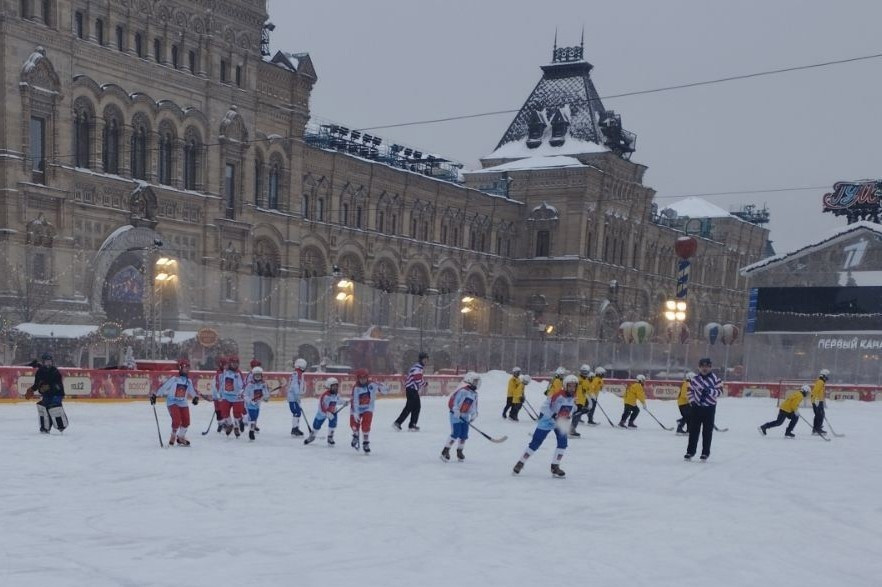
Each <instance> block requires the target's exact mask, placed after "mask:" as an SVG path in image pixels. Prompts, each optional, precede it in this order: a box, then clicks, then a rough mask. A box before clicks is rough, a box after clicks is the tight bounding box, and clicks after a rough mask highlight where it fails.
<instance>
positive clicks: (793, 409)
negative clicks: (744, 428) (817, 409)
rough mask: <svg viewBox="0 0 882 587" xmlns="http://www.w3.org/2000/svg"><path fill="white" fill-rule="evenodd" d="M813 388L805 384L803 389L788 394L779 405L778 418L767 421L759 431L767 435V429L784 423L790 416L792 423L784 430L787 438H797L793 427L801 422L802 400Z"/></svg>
mask: <svg viewBox="0 0 882 587" xmlns="http://www.w3.org/2000/svg"><path fill="white" fill-rule="evenodd" d="M811 390H812V389H811V388H810V387H809V386H808V385H803V386H802V388H801V389H799V390H798V391H794V392H793V393H791V394H790V395H788V396H787V399H785V400H784V401H783V402H781V405H780V406H779V407H778V408H779V409H778V418H777V419H776V420H773V421H771V422H766V423H765V424H763V425H762V426H760V427H759V431H760V432H762V434H763V436H765V435H766V430H768V429H769V428H775V427H777V426H780V425H781V424H783V423H784V420H786V419H788V418H790V423H789V424H788V425H787V430H786V431H785V432H784V436H785V437H787V438H796V434H794V433H793V429H794V428H796V423H797V422H799V404H801V403H802V400H803V399H805V397H806V396H807V395H808V394H809V393H811Z"/></svg>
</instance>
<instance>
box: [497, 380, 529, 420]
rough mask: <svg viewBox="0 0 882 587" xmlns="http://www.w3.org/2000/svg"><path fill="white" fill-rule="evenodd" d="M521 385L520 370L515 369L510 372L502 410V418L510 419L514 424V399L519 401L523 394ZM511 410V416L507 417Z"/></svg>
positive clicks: (515, 418) (515, 415)
mask: <svg viewBox="0 0 882 587" xmlns="http://www.w3.org/2000/svg"><path fill="white" fill-rule="evenodd" d="M523 390H524V387H523V384H522V383H521V368H520V367H515V368H514V369H512V370H511V378H509V380H508V390H507V392H506V394H505V407H504V408H502V417H503V418H511V419H512V420H514V421H515V422H517V421H518V416H517V413H516V411H515V409H514V406H515V403H516V402H515V399H516V398H517V399H521V395H522V394H523ZM509 410H511V415H509Z"/></svg>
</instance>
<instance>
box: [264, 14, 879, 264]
mask: <svg viewBox="0 0 882 587" xmlns="http://www.w3.org/2000/svg"><path fill="white" fill-rule="evenodd" d="M269 12H270V18H271V19H272V21H273V22H274V23H275V24H276V26H277V28H276V30H275V32H274V33H273V38H272V41H273V48H274V49H284V50H286V51H292V52H300V51H306V52H308V53H309V54H310V55H311V57H312V59H313V63H314V64H315V67H316V71H317V73H318V83H317V85H316V87H315V90H314V92H313V94H312V102H311V108H312V113H313V116H314V117H317V118H323V119H327V120H334V121H337V122H341V123H344V124H348V125H350V126H352V127H366V126H374V125H381V124H394V123H401V122H409V121H413V120H424V119H428V118H437V117H442V116H449V115H459V114H473V113H478V112H485V111H492V110H504V109H516V108H520V106H521V105H522V104H523V102H524V101H525V100H526V98H527V96H528V95H529V93H530V91H531V90H532V89H533V86H534V85H535V84H536V82H537V81H538V80H539V78H540V76H541V71H540V69H539V66H540V65H543V64H545V63H547V62H548V61H550V57H551V48H552V42H553V39H554V31H555V28H556V27H557V28H558V31H559V32H558V37H559V44H560V45H561V46H566V45H573V44H578V41H579V34H580V29H581V27H582V25H583V24H584V26H585V55H586V59H587V60H588V61H590V62H591V63H592V64H593V65H594V71H593V72H592V77H593V79H594V83H595V85H596V86H597V89H598V92H599V93H600V95H601V96H604V95H609V94H617V93H621V92H627V91H633V90H641V89H650V88H656V87H660V86H666V85H672V84H677V83H686V82H692V81H701V80H706V79H712V78H718V77H724V76H729V75H738V74H745V73H752V72H756V71H762V70H768V69H777V68H782V67H788V66H794V65H803V64H809V63H816V62H821V61H828V60H834V59H842V58H848V57H854V56H859V55H869V54H873V53H880V52H882V37H880V35H879V33H878V27H879V23H880V22H882V2H878V1H877V0H864V1H857V0H840V1H839V2H827V1H821V0H812V1H809V0H805V1H798V0H775V1H774V2H770V1H768V0H739V1H738V2H732V1H725V2H724V1H714V0H676V1H670V0H666V1H664V2H660V1H658V0H632V1H619V2H609V1H607V2H595V1H585V0H581V1H576V0H544V1H543V2H536V1H532V2H527V1H523V0H480V1H477V0H471V1H461V0H445V1H435V0H417V1H414V0H371V1H370V2H365V1H362V0H346V1H328V0H296V1H294V0H269ZM604 106H605V107H606V108H607V109H613V110H616V111H617V112H619V113H620V114H621V115H622V121H623V124H624V126H625V128H626V129H628V130H630V131H632V132H635V133H637V152H636V153H635V154H634V157H633V160H634V161H637V162H639V163H642V164H644V165H647V166H648V167H649V171H648V172H647V174H646V183H647V185H649V186H651V187H652V188H654V189H655V190H656V191H657V192H658V194H657V198H658V201H659V203H661V204H662V205H664V204H666V203H670V202H673V201H675V200H676V198H677V197H679V196H682V195H685V194H693V193H708V192H724V191H733V190H752V189H768V188H779V187H781V188H783V187H802V186H832V184H833V182H835V181H837V180H844V179H861V178H877V177H879V176H882V171H880V169H879V167H880V162H882V161H880V160H882V149H880V147H879V140H880V137H882V115H880V114H882V112H880V110H882V59H876V60H871V61H864V62H858V63H852V64H845V65H838V66H834V67H830V68H826V69H814V70H808V71H802V72H794V73H786V74H781V75H778V76H774V77H765V78H759V79H752V80H747V81H736V82H729V83H722V84H718V85H714V86H708V87H701V88H695V89H686V90H678V91H672V92H667V93H661V94H651V95H647V96H634V97H627V98H619V99H615V100H605V101H604ZM513 116H514V115H499V116H490V117H486V118H479V119H472V120H464V121H457V122H449V123H443V124H431V125H422V126H413V127H406V128H396V129H389V130H378V131H376V134H377V135H379V136H382V137H384V138H386V139H388V140H394V141H398V142H404V143H407V144H410V145H413V146H417V147H420V148H422V149H423V150H424V151H433V152H437V153H439V154H441V155H444V156H447V157H450V158H453V159H458V160H459V161H462V162H463V163H465V164H466V166H467V167H476V166H477V165H478V159H479V158H480V157H481V156H483V155H486V154H487V153H489V152H490V151H492V150H493V149H494V148H495V146H496V143H497V142H498V141H499V139H500V138H501V136H502V134H503V133H504V132H505V129H506V128H507V126H508V124H509V123H510V122H511V119H512V118H513ZM824 191H825V190H823V189H821V190H818V189H813V190H805V191H799V192H785V193H767V194H754V195H736V196H717V197H708V199H709V200H711V201H713V202H715V203H717V204H719V205H720V206H722V207H724V208H726V209H729V208H730V207H740V205H741V204H747V203H756V204H759V205H760V206H762V205H763V204H767V205H768V207H769V209H770V211H771V214H772V222H771V225H770V227H771V230H772V235H771V237H772V239H773V240H774V241H775V247H776V249H777V250H778V252H783V251H787V250H790V249H791V248H794V247H796V246H799V245H801V244H804V243H806V242H809V241H810V240H812V239H814V238H816V237H817V236H818V235H819V234H821V233H823V232H824V231H826V230H830V229H831V228H832V227H834V226H839V225H842V224H844V223H845V220H844V219H837V218H835V217H833V216H831V215H830V214H822V213H821V198H822V196H823V194H824Z"/></svg>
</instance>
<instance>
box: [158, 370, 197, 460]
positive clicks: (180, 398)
mask: <svg viewBox="0 0 882 587" xmlns="http://www.w3.org/2000/svg"><path fill="white" fill-rule="evenodd" d="M189 373H190V361H189V360H188V359H180V360H179V361H178V374H177V375H175V376H174V377H169V378H168V379H166V380H165V382H164V383H163V384H162V385H161V386H160V387H159V389H158V390H157V391H155V392H154V393H151V394H150V404H151V405H156V396H160V397H162V396H165V405H166V407H167V408H168V413H169V415H170V416H171V421H172V424H171V427H172V433H171V437H170V438H169V440H168V445H169V446H174V444H175V442H177V443H178V444H179V445H181V446H190V441H189V440H187V428H189V427H190V408H189V406H188V405H187V400H189V399H192V400H193V405H194V406H195V405H196V404H198V403H199V394H198V393H197V392H196V388H195V387H193V381H192V380H191V379H190V376H189Z"/></svg>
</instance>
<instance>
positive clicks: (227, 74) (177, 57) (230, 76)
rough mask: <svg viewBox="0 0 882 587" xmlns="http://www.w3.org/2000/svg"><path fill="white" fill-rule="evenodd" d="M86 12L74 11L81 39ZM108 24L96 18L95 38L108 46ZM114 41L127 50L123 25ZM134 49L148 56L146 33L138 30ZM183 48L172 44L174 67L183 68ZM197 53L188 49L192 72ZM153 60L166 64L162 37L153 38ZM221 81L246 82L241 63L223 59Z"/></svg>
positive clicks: (78, 34) (116, 31)
mask: <svg viewBox="0 0 882 587" xmlns="http://www.w3.org/2000/svg"><path fill="white" fill-rule="evenodd" d="M85 19H86V17H85V14H83V13H82V12H80V11H77V12H75V13H74V32H75V34H76V36H77V38H79V39H85V38H86V22H85ZM105 29H106V25H105V23H104V19H103V18H96V19H95V21H94V31H93V32H94V35H93V36H94V38H95V40H96V41H97V42H98V44H99V45H102V46H106V45H108V44H109V40H108V39H107V31H106V30H105ZM114 42H115V44H116V49H117V50H118V51H126V50H127V49H128V47H127V39H126V31H125V28H124V27H123V26H122V25H117V26H116V28H115V29H114ZM133 43H134V46H133V49H134V51H135V54H136V55H137V56H138V57H140V58H141V59H146V58H147V46H146V42H145V39H144V35H143V34H142V33H140V32H136V33H135V36H134V39H133ZM181 53H182V52H181V48H180V47H179V46H178V45H177V44H173V45H172V46H171V56H170V59H171V61H170V64H171V66H172V67H173V68H174V69H181V67H182V66H183V64H182V63H181V58H182V57H183V55H182V54H181ZM197 57H198V56H197V53H196V51H194V50H189V51H187V68H188V69H189V71H190V73H193V74H196V73H197ZM153 60H154V61H156V63H160V64H165V63H166V57H165V47H164V45H163V41H162V39H160V38H158V37H157V38H154V39H153ZM220 81H221V82H222V83H226V84H230V83H235V84H236V85H237V86H238V87H240V88H241V87H242V84H243V82H244V78H243V68H242V66H241V65H236V66H235V69H233V68H232V65H231V63H230V62H229V61H228V60H226V59H221V62H220Z"/></svg>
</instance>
